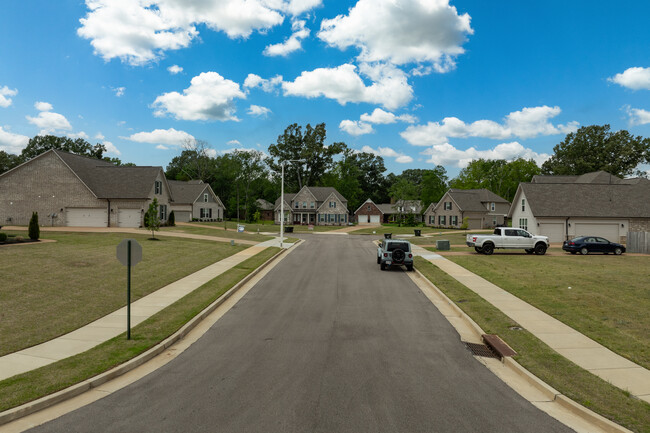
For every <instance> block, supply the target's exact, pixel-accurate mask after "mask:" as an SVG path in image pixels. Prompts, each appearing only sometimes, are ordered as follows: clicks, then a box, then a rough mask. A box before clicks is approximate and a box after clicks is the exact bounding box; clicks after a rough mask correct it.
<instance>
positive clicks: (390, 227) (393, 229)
mask: <svg viewBox="0 0 650 433" xmlns="http://www.w3.org/2000/svg"><path fill="white" fill-rule="evenodd" d="M357 227H359V229H358V230H355V231H353V232H350V234H353V235H363V234H373V232H375V233H376V234H380V235H383V234H384V233H392V234H394V235H397V234H407V235H412V234H414V230H420V231H421V233H422V234H428V233H439V232H442V231H447V230H445V229H437V228H433V227H424V226H422V225H419V226H416V227H406V226H402V227H398V226H397V224H382V225H381V226H370V227H369V226H365V225H364V226H357Z"/></svg>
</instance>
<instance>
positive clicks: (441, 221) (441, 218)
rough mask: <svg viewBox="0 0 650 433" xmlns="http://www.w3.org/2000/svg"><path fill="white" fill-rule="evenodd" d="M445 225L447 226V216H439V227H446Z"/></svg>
mask: <svg viewBox="0 0 650 433" xmlns="http://www.w3.org/2000/svg"><path fill="white" fill-rule="evenodd" d="M445 224H447V216H445V215H438V225H441V226H444V225H445Z"/></svg>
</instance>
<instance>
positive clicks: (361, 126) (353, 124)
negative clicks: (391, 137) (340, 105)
mask: <svg viewBox="0 0 650 433" xmlns="http://www.w3.org/2000/svg"><path fill="white" fill-rule="evenodd" d="M339 129H340V130H341V131H345V132H347V133H348V134H350V135H354V136H355V137H356V136H359V135H364V134H371V133H373V132H375V130H374V129H372V125H370V124H368V123H364V122H359V121H356V120H342V121H341V123H339Z"/></svg>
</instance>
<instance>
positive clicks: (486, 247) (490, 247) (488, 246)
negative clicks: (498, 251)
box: [481, 244, 494, 256]
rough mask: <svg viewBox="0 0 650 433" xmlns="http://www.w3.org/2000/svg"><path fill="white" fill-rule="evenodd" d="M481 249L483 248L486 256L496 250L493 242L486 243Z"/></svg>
mask: <svg viewBox="0 0 650 433" xmlns="http://www.w3.org/2000/svg"><path fill="white" fill-rule="evenodd" d="M481 250H482V252H483V254H485V255H486V256H489V255H490V254H492V253H493V252H494V245H492V244H484V245H483V248H481Z"/></svg>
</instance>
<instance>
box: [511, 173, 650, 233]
mask: <svg viewBox="0 0 650 433" xmlns="http://www.w3.org/2000/svg"><path fill="white" fill-rule="evenodd" d="M508 215H509V217H510V218H511V219H512V226H513V227H520V228H523V229H526V230H528V231H529V232H531V233H533V234H536V235H543V236H548V238H549V240H550V241H551V242H562V241H564V240H566V239H571V238H574V237H576V236H583V235H589V236H600V237H604V238H606V239H608V240H609V241H613V242H625V241H626V240H627V232H628V231H630V232H635V231H650V180H648V179H645V178H633V179H621V178H619V177H616V176H614V175H611V174H609V173H606V172H604V171H597V172H592V173H586V174H583V175H581V176H534V177H533V179H532V180H531V182H530V183H520V184H519V187H518V188H517V192H516V193H515V198H514V201H513V203H512V206H511V208H510V211H509V213H508Z"/></svg>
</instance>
